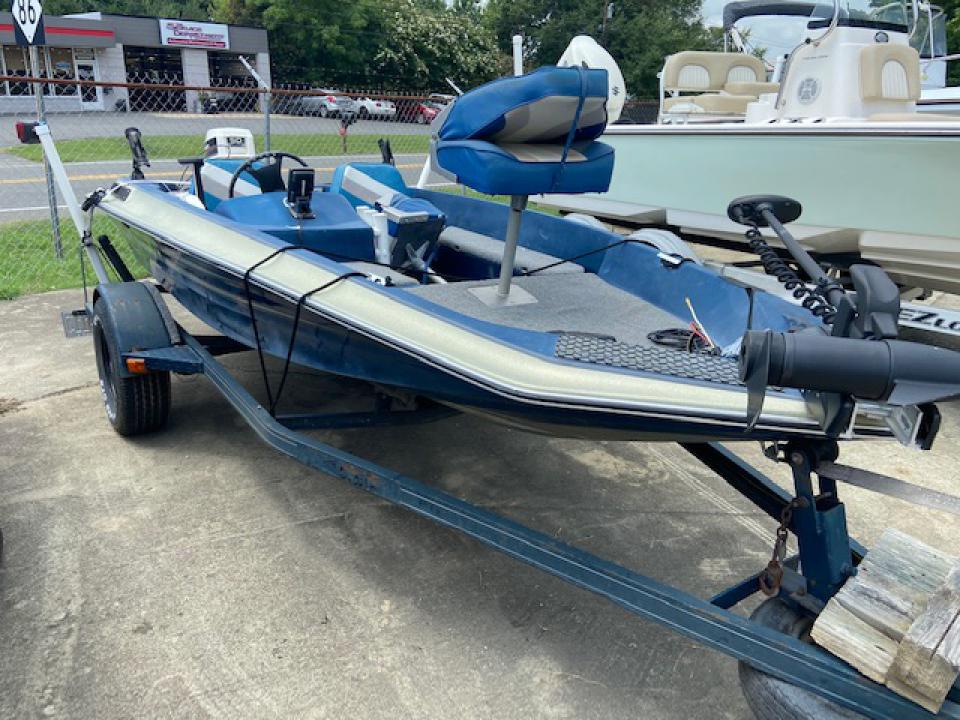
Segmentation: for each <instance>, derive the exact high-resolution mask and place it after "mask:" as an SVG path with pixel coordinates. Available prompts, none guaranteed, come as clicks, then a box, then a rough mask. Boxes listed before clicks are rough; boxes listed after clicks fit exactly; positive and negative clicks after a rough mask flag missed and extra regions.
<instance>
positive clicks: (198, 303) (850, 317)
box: [93, 67, 960, 444]
mask: <svg viewBox="0 0 960 720" xmlns="http://www.w3.org/2000/svg"><path fill="white" fill-rule="evenodd" d="M606 100H607V78H606V72H605V71H603V70H588V69H584V68H576V67H571V68H554V67H550V68H543V69H541V70H539V71H536V72H533V73H530V74H528V75H526V76H522V77H515V78H505V79H501V80H497V81H495V82H493V83H490V84H487V85H485V86H482V87H480V88H478V89H476V90H474V91H472V92H469V93H467V94H466V95H464V96H462V97H460V98H459V99H457V100H456V102H454V103H453V104H452V105H451V106H450V107H448V109H447V110H446V111H445V112H444V113H443V114H442V115H441V116H440V117H438V118H437V120H436V122H435V123H434V126H433V129H434V136H433V146H432V150H431V152H432V157H433V162H434V165H435V167H436V168H439V169H441V170H442V171H444V172H446V173H448V174H450V175H451V176H452V177H454V178H455V179H456V181H457V182H459V183H460V184H462V185H464V186H467V187H469V188H472V189H473V190H475V191H477V192H479V193H486V194H490V195H507V196H510V198H511V200H510V203H509V205H507V204H501V203H498V202H493V201H488V200H483V199H477V198H475V197H470V196H464V195H462V194H452V193H446V192H439V191H431V190H421V189H416V188H412V187H409V186H407V185H406V183H405V182H404V180H403V178H402V176H401V174H400V173H399V172H398V171H397V169H396V168H395V167H393V166H392V165H390V164H388V163H350V164H347V165H344V166H342V167H340V168H339V169H338V170H337V172H336V173H335V175H334V178H333V181H332V183H331V184H330V185H329V186H325V187H321V186H319V185H316V184H315V182H314V174H313V171H312V170H310V169H309V168H306V167H291V168H290V169H289V174H288V176H287V177H286V178H284V176H283V174H282V172H281V170H282V162H283V160H284V158H285V157H286V158H292V160H293V165H296V164H297V163H298V162H299V164H300V165H304V166H305V163H303V162H302V161H301V160H299V158H296V157H293V156H288V155H285V154H283V153H263V154H260V155H254V154H253V152H252V148H251V147H250V145H251V144H252V138H251V137H246V136H245V135H244V133H243V132H242V131H230V130H226V131H221V132H219V133H213V135H212V137H211V139H210V142H209V144H208V153H207V155H208V156H207V157H206V158H198V159H196V160H190V161H186V162H187V163H188V164H190V165H192V166H193V169H194V179H193V181H192V182H191V183H189V184H182V183H173V184H171V183H168V182H153V181H150V180H131V181H123V182H119V183H118V184H116V185H115V186H113V187H112V188H110V189H109V190H107V191H103V192H102V193H100V195H99V196H98V197H96V198H94V201H93V202H94V203H95V204H96V210H95V212H101V213H104V214H106V215H108V216H110V217H111V218H113V219H115V220H116V221H118V222H119V224H120V225H121V226H122V227H123V228H125V230H126V233H127V237H128V239H129V241H130V243H131V245H132V248H133V249H134V251H135V253H136V255H137V256H138V257H139V258H140V259H141V260H142V261H143V262H144V263H145V264H146V265H147V266H148V267H149V268H150V271H151V273H152V275H153V277H154V278H155V279H156V281H157V282H158V283H159V284H160V285H161V286H162V288H164V289H165V290H167V291H169V292H170V293H171V294H172V295H173V296H174V297H175V298H176V299H177V300H178V301H179V302H180V303H181V304H182V305H183V306H184V307H185V308H186V309H187V310H189V311H190V312H191V313H193V314H194V315H196V316H197V317H198V318H200V319H201V320H203V321H204V322H205V323H207V324H208V325H210V326H211V327H213V328H214V329H216V330H217V331H219V332H221V333H223V334H224V335H226V336H228V337H229V338H232V339H233V340H235V341H238V342H240V343H243V344H244V345H247V346H249V347H256V348H257V349H259V350H260V351H261V355H271V356H275V357H277V358H281V359H286V360H287V364H288V366H289V364H290V363H291V362H292V363H294V364H300V365H304V366H308V367H311V368H315V369H318V370H322V371H326V372H330V373H334V374H338V375H343V376H349V377H352V378H359V379H363V380H367V381H371V382H374V383H376V384H377V385H378V386H379V387H384V388H388V389H390V390H391V391H394V392H396V393H398V394H406V395H408V396H409V395H413V396H420V397H426V398H429V399H431V400H434V401H437V402H439V403H441V404H444V405H447V406H450V407H453V408H457V409H460V410H463V411H467V412H471V413H477V414H480V415H484V416H487V417H489V418H491V419H493V420H496V421H498V422H502V423H505V424H508V425H510V426H513V427H517V428H522V429H526V430H533V431H537V432H542V433H549V434H553V435H559V436H572V437H583V438H599V439H649V440H655V439H669V440H704V439H734V440H740V439H769V440H781V439H790V438H799V437H813V438H816V437H824V436H831V437H841V438H888V437H891V436H893V435H896V436H897V437H898V438H900V439H901V440H904V441H906V442H910V443H915V444H922V443H923V439H924V436H925V434H926V432H927V429H929V428H930V427H931V426H932V425H935V417H934V415H935V411H934V410H932V406H928V405H927V403H929V402H932V401H935V400H937V399H940V398H942V397H948V396H951V395H954V394H956V392H957V388H956V387H955V386H954V385H952V384H949V383H947V382H946V381H943V382H940V381H939V380H938V378H939V377H940V376H939V375H937V374H936V373H934V375H933V376H929V375H928V376H925V377H926V378H927V380H925V381H924V382H925V383H926V384H923V383H913V376H912V375H911V372H913V371H912V370H909V371H908V370H905V369H904V368H907V367H908V365H910V363H906V361H902V358H903V357H905V355H904V353H907V354H908V355H909V353H910V352H913V350H914V348H913V344H912V343H904V342H902V341H898V340H896V339H895V337H894V336H895V334H896V324H895V322H894V323H893V329H892V331H891V330H890V327H889V326H888V325H887V324H886V323H885V322H884V318H885V317H886V313H888V312H889V311H890V310H891V308H890V307H889V306H888V305H889V303H890V302H894V303H895V302H897V300H896V297H897V296H896V292H894V296H893V300H891V299H890V298H889V297H886V296H884V295H883V292H882V291H883V290H884V289H885V288H886V286H885V285H883V283H882V279H879V280H878V278H876V277H874V276H871V277H866V276H864V278H862V280H863V288H862V291H861V292H860V293H859V295H858V297H859V298H860V305H859V306H858V305H856V304H854V303H853V302H850V301H847V300H846V299H845V298H847V297H849V296H846V295H844V294H843V291H842V290H839V289H838V288H831V287H829V286H828V285H827V284H824V285H823V287H822V288H821V290H822V292H821V293H820V294H819V295H817V294H814V293H811V296H810V297H809V298H808V302H807V303H806V306H805V307H804V306H798V305H795V304H791V303H788V302H785V301H783V300H781V299H779V298H777V297H775V296H773V295H769V294H766V293H764V292H762V291H758V290H756V289H754V288H750V287H743V286H739V285H737V284H734V283H732V282H731V281H729V280H727V279H724V278H722V277H720V276H719V275H718V274H716V273H715V272H714V271H712V270H710V269H708V268H705V267H703V266H701V265H699V264H697V263H696V262H694V261H688V260H685V259H684V258H683V257H681V256H680V255H674V254H670V253H668V252H664V251H663V249H662V248H660V249H658V248H656V247H653V245H655V244H656V243H649V242H647V241H646V238H647V236H645V235H644V234H643V233H640V234H639V235H635V236H630V237H624V236H621V235H617V234H614V233H611V232H608V231H607V230H605V229H604V228H603V227H601V226H597V225H591V224H587V223H582V222H577V221H574V220H571V219H566V218H560V217H555V216H550V215H545V214H541V213H538V212H532V211H530V210H527V209H526V198H527V197H528V196H530V195H536V194H540V193H554V194H557V193H584V192H603V191H605V190H607V188H608V185H609V183H610V178H611V174H612V171H613V165H614V152H613V150H612V148H610V147H609V146H607V145H605V144H604V143H602V142H599V141H598V140H597V138H599V137H600V135H601V134H602V133H603V132H604V129H605V126H606V110H605V102H606ZM777 202H778V201H777V199H772V200H769V201H767V202H766V204H764V203H762V202H759V201H757V202H753V204H752V205H751V204H750V203H747V206H738V207H739V208H740V209H739V210H738V212H739V213H740V216H739V217H740V218H741V220H743V221H744V222H745V223H746V224H748V225H751V226H753V227H754V229H755V227H756V226H757V225H761V224H765V223H766V220H763V218H767V219H768V220H769V218H770V217H771V215H773V216H775V217H776V218H779V219H780V220H783V221H784V222H786V221H788V220H789V219H790V217H786V216H790V215H791V213H792V212H793V209H791V208H790V207H788V206H784V205H782V204H781V205H778V204H777ZM745 207H746V208H747V209H744V208H745ZM785 208H786V209H785ZM796 212H799V209H798V208H797V209H796ZM751 213H753V214H752V215H751ZM761 216H762V217H761ZM647 232H649V231H647ZM894 290H895V288H894ZM834 291H835V292H834ZM831 293H833V294H831ZM881 296H882V297H881ZM878 298H879V299H878ZM865 303H866V304H865ZM883 303H887V304H886V305H884V304H883ZM858 308H859V311H858ZM894 317H895V316H894ZM841 324H842V327H843V328H844V330H843V331H842V332H839V333H838V332H837V331H834V332H833V335H837V334H840V335H843V337H831V336H830V334H829V332H830V328H831V325H832V326H833V327H835V328H838V327H840V326H841ZM891 332H892V335H891ZM798 338H799V340H798ZM804 338H809V342H808V341H807V340H806V339H804ZM839 343H847V345H845V346H843V348H841V347H840V345H839ZM808 347H810V348H814V350H811V353H813V354H812V355H811V354H805V349H806V348H808ZM917 347H920V346H917ZM904 348H906V350H905V349H904ZM841 350H842V352H840V351H841ZM878 352H879V353H880V354H879V355H878ZM917 352H922V353H927V352H932V353H935V354H936V353H938V352H942V353H945V354H944V355H936V357H937V358H938V360H937V362H938V363H939V362H941V361H942V363H946V365H945V367H946V366H947V365H949V366H950V367H951V368H956V367H958V365H957V364H956V363H955V357H956V356H954V355H953V354H952V353H949V352H947V351H938V350H936V349H933V348H926V347H922V348H921V349H920V350H918V351H917ZM837 353H839V354H837ZM883 353H886V354H885V355H883V357H881V356H880V355H882V354H883ZM738 354H743V356H744V357H743V358H742V359H741V361H740V363H739V365H738V359H737V355H738ZM910 357H912V356H910ZM926 357H927V355H924V358H926ZM884 358H886V359H884ZM898 358H900V359H898ZM838 362H839V367H838ZM818 363H820V364H819V365H818ZM905 363H906V364H905ZM950 363H953V364H952V365H950ZM761 365H762V373H761V372H759V371H758V368H759V367H760V366H761ZM910 367H911V368H912V366H910ZM938 367H939V366H938ZM741 368H742V372H741ZM926 369H927V366H926V365H925V366H924V371H926ZM951 372H952V370H951ZM854 375H856V376H857V377H856V378H852V376H854ZM741 376H742V377H744V378H745V380H743V381H741ZM956 377H960V374H958V375H956ZM868 381H869V382H868ZM921 385H922V387H921ZM848 386H849V387H848ZM275 400H276V398H273V397H271V404H275V402H274V401H275ZM748 406H749V412H748ZM934 432H935V429H934ZM930 437H932V434H931V435H930Z"/></svg>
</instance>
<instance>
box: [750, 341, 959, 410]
mask: <svg viewBox="0 0 960 720" xmlns="http://www.w3.org/2000/svg"><path fill="white" fill-rule="evenodd" d="M764 370H765V371H766V372H764ZM758 372H759V373H761V374H762V375H764V376H765V385H766V386H768V387H769V386H772V387H786V388H796V389H800V390H815V391H820V392H835V393H844V394H848V395H852V396H853V397H855V398H857V399H860V400H871V401H876V402H889V403H891V404H895V405H919V404H923V403H928V402H936V401H938V400H948V399H951V398H954V397H958V396H960V353H957V352H954V351H953V350H947V349H944V348H938V347H931V346H928V345H920V344H918V343H913V342H906V341H903V340H862V339H855V338H844V337H833V336H830V335H824V334H823V333H821V332H819V331H813V332H798V333H787V332H773V331H769V330H767V331H755V330H751V331H748V332H747V333H746V334H745V335H744V337H743V343H742V345H741V348H740V378H741V380H743V381H744V382H747V383H749V381H750V379H751V378H752V377H754V374H755V373H758Z"/></svg>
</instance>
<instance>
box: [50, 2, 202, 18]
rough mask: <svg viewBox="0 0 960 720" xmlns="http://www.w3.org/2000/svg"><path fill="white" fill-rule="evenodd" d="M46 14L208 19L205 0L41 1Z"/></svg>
mask: <svg viewBox="0 0 960 720" xmlns="http://www.w3.org/2000/svg"><path fill="white" fill-rule="evenodd" d="M43 11H44V12H45V13H47V14H49V15H67V14H69V13H81V12H93V11H99V12H102V13H116V14H119V15H147V16H154V17H167V18H184V19H186V20H209V19H210V1H209V0H96V1H95V2H94V1H93V0H44V2H43Z"/></svg>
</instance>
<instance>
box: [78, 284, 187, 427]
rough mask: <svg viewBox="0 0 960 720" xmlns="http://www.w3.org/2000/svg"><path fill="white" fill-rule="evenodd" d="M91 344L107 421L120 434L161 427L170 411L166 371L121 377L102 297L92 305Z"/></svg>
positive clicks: (110, 318)
mask: <svg viewBox="0 0 960 720" xmlns="http://www.w3.org/2000/svg"><path fill="white" fill-rule="evenodd" d="M93 343H94V350H95V353H96V357H97V373H98V375H99V376H100V394H101V396H102V397H103V405H104V408H105V410H106V413H107V420H109V421H110V424H111V425H112V426H113V429H114V430H116V431H117V432H118V433H119V434H120V435H123V436H125V437H132V436H134V435H142V434H143V433H148V432H154V431H156V430H159V429H161V428H162V427H163V426H164V425H165V424H166V422H167V417H168V415H169V414H170V373H169V372H152V373H148V374H146V375H134V376H132V377H125V376H124V374H122V373H121V368H120V363H121V362H122V357H121V355H122V354H121V351H120V348H119V346H118V343H117V336H116V329H115V328H114V322H113V316H112V314H111V313H109V312H108V311H107V310H106V300H105V299H104V298H99V299H98V300H97V301H96V302H95V303H94V305H93Z"/></svg>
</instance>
